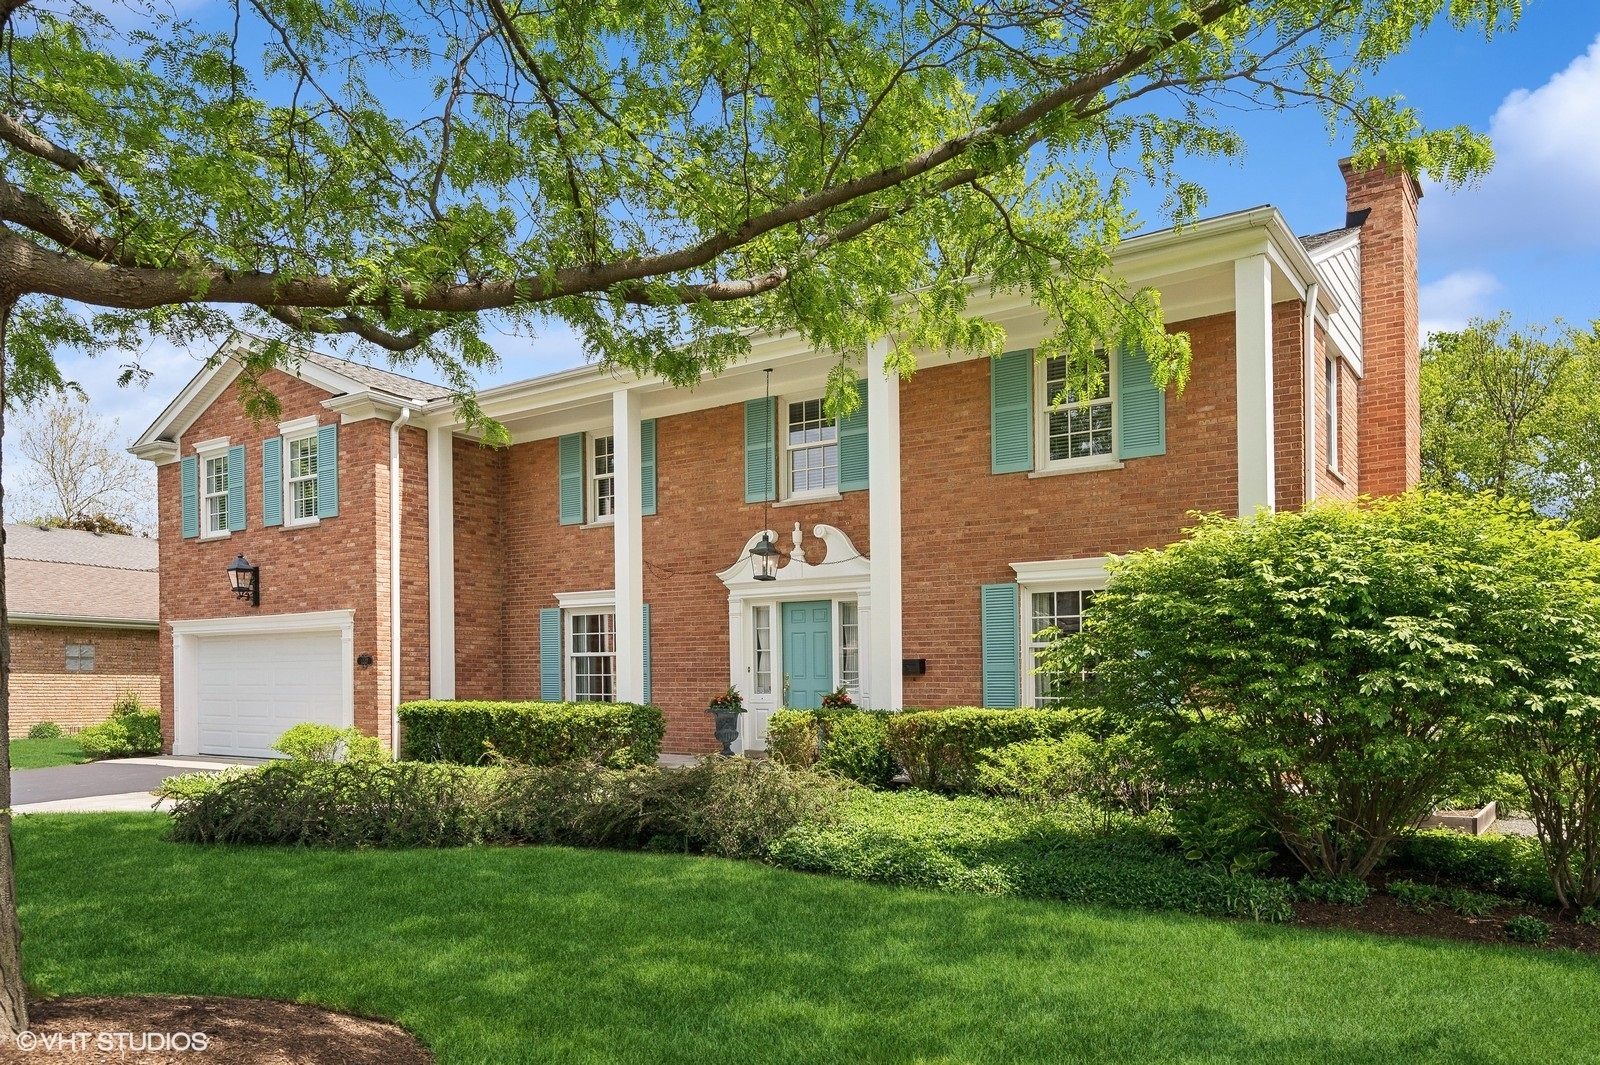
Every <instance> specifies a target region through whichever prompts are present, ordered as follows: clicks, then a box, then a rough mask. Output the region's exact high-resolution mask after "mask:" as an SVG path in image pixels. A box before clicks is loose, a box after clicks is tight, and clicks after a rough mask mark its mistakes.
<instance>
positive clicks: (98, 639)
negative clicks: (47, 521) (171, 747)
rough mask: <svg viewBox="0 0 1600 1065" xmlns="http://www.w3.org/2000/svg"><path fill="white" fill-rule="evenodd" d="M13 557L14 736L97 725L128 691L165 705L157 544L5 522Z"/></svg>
mask: <svg viewBox="0 0 1600 1065" xmlns="http://www.w3.org/2000/svg"><path fill="white" fill-rule="evenodd" d="M5 557H6V606H7V616H8V619H9V621H10V630H11V735H13V736H21V735H25V734H26V733H27V731H28V729H29V728H30V727H32V726H33V725H36V724H38V723H39V722H41V721H53V722H55V723H56V724H57V725H60V726H61V727H62V728H63V729H67V730H77V729H80V728H82V727H83V726H85V725H93V724H97V723H98V722H101V721H104V720H105V719H106V718H107V717H109V716H110V715H111V704H112V703H113V702H115V701H116V699H117V698H118V697H119V696H121V695H122V694H123V693H125V692H130V691H132V692H137V693H138V695H139V698H140V700H141V701H143V702H144V704H145V705H146V706H149V707H152V708H154V707H155V706H157V705H159V703H160V699H161V647H160V643H159V640H158V639H157V616H158V615H157V594H156V588H157V584H158V576H159V575H158V571H157V548H156V542H155V541H154V540H149V539H144V538H142V537H137V536H116V535H113V534H110V533H104V534H102V533H89V532H82V531H80V530H77V529H39V528H35V527H33V526H31V525H7V526H5Z"/></svg>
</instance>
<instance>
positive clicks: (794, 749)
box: [767, 710, 822, 769]
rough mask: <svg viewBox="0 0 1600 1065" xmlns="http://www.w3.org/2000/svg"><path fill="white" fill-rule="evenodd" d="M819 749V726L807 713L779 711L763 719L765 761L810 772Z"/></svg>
mask: <svg viewBox="0 0 1600 1065" xmlns="http://www.w3.org/2000/svg"><path fill="white" fill-rule="evenodd" d="M821 749H822V722H821V720H820V719H819V718H818V717H817V715H816V714H815V713H813V712H812V711H810V710H779V711H778V712H777V713H775V714H773V715H772V716H771V717H770V718H768V719H767V757H768V758H770V759H772V760H773V761H774V762H776V763H778V764H779V765H781V766H787V767H788V768H790V769H810V768H811V767H812V766H814V765H816V764H817V755H818V754H819V753H820V752H821Z"/></svg>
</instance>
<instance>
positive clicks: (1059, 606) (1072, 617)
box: [1028, 589, 1095, 709]
mask: <svg viewBox="0 0 1600 1065" xmlns="http://www.w3.org/2000/svg"><path fill="white" fill-rule="evenodd" d="M1094 597H1095V593H1094V592H1093V591H1089V590H1083V589H1072V590H1068V591H1055V592H1034V593H1033V594H1032V595H1031V596H1029V603H1030V615H1029V627H1028V634H1029V635H1028V661H1029V668H1030V669H1031V670H1038V669H1039V666H1040V656H1041V655H1042V654H1043V653H1044V651H1045V650H1047V649H1048V648H1049V646H1050V644H1049V641H1047V640H1041V639H1040V638H1039V633H1041V632H1043V631H1044V630H1046V629H1051V628H1054V629H1057V630H1059V631H1060V632H1061V633H1063V634H1065V633H1073V632H1077V631H1078V630H1079V629H1080V628H1081V627H1082V626H1083V615H1084V613H1085V611H1087V610H1088V609H1089V606H1090V604H1091V603H1093V602H1094ZM1081 679H1084V678H1081V677H1064V676H1063V675H1062V674H1059V673H1048V672H1034V673H1033V691H1034V695H1033V705H1034V706H1035V707H1038V708H1041V709H1048V708H1050V707H1053V706H1059V705H1061V704H1062V703H1063V702H1065V701H1066V698H1065V691H1064V689H1065V687H1066V685H1067V684H1070V683H1072V682H1073V681H1074V680H1081Z"/></svg>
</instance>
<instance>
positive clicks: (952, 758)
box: [888, 706, 1085, 793]
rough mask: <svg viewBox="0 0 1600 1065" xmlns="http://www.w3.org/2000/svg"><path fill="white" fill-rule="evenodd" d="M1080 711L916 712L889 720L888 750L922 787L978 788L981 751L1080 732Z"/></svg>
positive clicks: (960, 709) (974, 709)
mask: <svg viewBox="0 0 1600 1065" xmlns="http://www.w3.org/2000/svg"><path fill="white" fill-rule="evenodd" d="M1084 714H1085V712H1084V711H1081V710H989V709H984V708H982V707H975V706H959V707H954V708H952V709H949V710H917V711H908V712H906V713H901V714H896V715H894V716H893V717H892V718H891V719H890V721H889V730H888V732H889V735H888V743H889V752H890V754H891V755H893V757H894V759H895V761H897V762H898V763H899V764H900V765H901V766H902V767H903V768H904V769H905V771H906V773H907V774H908V775H909V776H910V777H911V784H912V786H913V787H917V788H923V789H925V790H927V791H944V792H958V793H962V792H972V791H976V790H977V789H978V775H979V766H980V765H981V764H982V762H983V756H984V752H985V751H992V750H995V749H997V748H1000V747H1005V746H1007V745H1008V744H1012V743H1022V742H1024V741H1026V740H1038V739H1061V738H1062V737H1065V736H1070V735H1072V734H1074V733H1077V732H1082V731H1084Z"/></svg>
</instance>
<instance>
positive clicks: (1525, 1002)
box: [17, 814, 1600, 1065]
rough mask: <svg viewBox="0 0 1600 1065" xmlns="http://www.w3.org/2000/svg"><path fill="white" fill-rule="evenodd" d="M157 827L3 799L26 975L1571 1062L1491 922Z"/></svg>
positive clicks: (1069, 1041)
mask: <svg viewBox="0 0 1600 1065" xmlns="http://www.w3.org/2000/svg"><path fill="white" fill-rule="evenodd" d="M167 831H168V819H167V818H166V817H164V816H163V815H159V814H120V815H95V814H76V815H34V816H29V817H24V818H22V819H20V821H19V822H18V825H17V858H18V868H19V883H20V886H21V893H20V901H21V915H22V921H23V925H24V929H25V931H26V934H27V939H26V942H27V977H28V979H29V981H30V983H31V985H32V987H33V988H34V990H35V991H36V992H37V993H40V994H51V995H59V994H131V993H147V994H217V995H244V996H253V997H266V998H279V999H286V1000H293V1001H306V1002H313V1003H317V1004H319V1005H323V1006H327V1007H329V1008H333V1009H341V1010H347V1011H351V1012H356V1013H360V1014H365V1015H372V1016H378V1017H387V1018H391V1019H394V1020H396V1021H398V1022H399V1023H401V1024H404V1025H405V1026H406V1027H407V1028H409V1029H410V1030H412V1031H413V1032H415V1033H417V1034H418V1035H419V1036H420V1037H421V1038H422V1039H423V1040H424V1041H425V1042H426V1043H427V1044H428V1045H429V1046H430V1047H431V1048H432V1049H433V1051H434V1052H435V1053H436V1054H437V1055H438V1060H439V1061H440V1063H441V1065H467V1063H472V1065H478V1063H484V1065H490V1063H492V1065H499V1063H503V1062H511V1061H516V1062H544V1061H552V1062H553V1061H566V1062H580V1061H581V1062H596V1063H618V1065H620V1063H623V1062H629V1063H634V1062H637V1063H643V1065H656V1063H661V1065H668V1063H671V1065H677V1063H685V1065H688V1063H693V1065H748V1063H752V1062H756V1063H767V1062H772V1063H780V1062H781V1063H785V1065H788V1063H810V1062H816V1063H831V1062H838V1061H882V1062H890V1061H913V1060H921V1061H950V1062H979V1061H1009V1062H1015V1063H1018V1065H1030V1063H1039V1065H1062V1063H1078V1062H1083V1063H1088V1062H1093V1063H1096V1065H1101V1063H1126V1065H1134V1063H1140V1065H1143V1063H1148V1062H1161V1061H1167V1062H1172V1061H1227V1062H1230V1063H1235V1065H1268V1063H1271V1065H1278V1063H1281V1062H1286V1061H1293V1062H1298V1063H1305V1065H1391V1063H1393V1062H1397V1061H1405V1062H1407V1063H1408V1065H1413V1063H1416V1065H1435V1063H1438V1065H1443V1063H1451V1065H1454V1063H1458V1062H1462V1061H1472V1062H1477V1063H1483V1065H1518V1063H1523V1062H1529V1061H1538V1062H1541V1063H1544V1065H1578V1063H1582V1062H1587V1061H1592V1060H1594V1059H1595V1058H1596V1057H1597V1056H1600V1015H1597V1014H1596V1013H1595V1011H1594V1010H1593V1008H1592V1006H1593V1002H1594V999H1595V997H1596V995H1597V994H1600V961H1597V960H1596V959H1594V958H1590V957H1584V956H1581V955H1574V954H1564V953H1557V952H1548V951H1535V950H1530V949H1528V948H1526V947H1517V946H1513V945H1511V942H1512V941H1511V940H1510V939H1509V938H1507V937H1504V936H1502V937H1501V942H1504V943H1506V944H1507V946H1504V947H1488V948H1485V947H1480V946H1474V945H1464V944H1451V943H1446V942H1437V941H1425V940H1395V939H1382V940H1380V939H1375V938H1372V937H1368V936H1363V935H1355V934H1347V933H1340V932H1323V931H1316V930H1300V929H1295V928H1293V927H1285V926H1265V925H1248V924H1242V923H1239V922H1223V921H1214V920H1208V919H1202V918H1194V917H1187V916H1183V915H1179V914H1172V913H1149V912H1137V911H1113V910H1104V909H1097V908H1092V907H1077V906H1064V905H1060V904H1058V903H1053V902H1039V901H1030V900H1026V899H1004V898H987V897H982V896H976V895H954V894H937V893H931V892H925V891H918V890H912V889H907V888H896V887H886V886H883V885H877V884H865V883H857V882H851V881H847V880H842V879H835V878H826V877H817V876H805V875H800V874H796V873H792V872H787V871H784V870H780V869H773V868H771V867H768V866H763V865H760V864H756V863H752V862H726V861H718V860H711V859H704V858H686V857H682V856H678V855H670V854H648V853H626V852H619V851H603V850H573V849H568V848H562V847H520V848H475V849H456V850H426V849H418V850H328V849H307V848H298V849H295V848H260V847H204V848H196V847H186V846H178V845H174V844H170V843H165V842H163V841H162V839H163V837H164V836H165V835H166V833H167ZM67 853H70V854H72V855H73V856H74V858H75V860H74V861H73V862H70V863H68V862H62V861H61V860H60V856H61V855H62V854H67ZM85 867H89V868H93V869H95V870H98V871H99V872H100V874H101V875H97V876H94V877H84V876H83V875H82V869H83V868H85ZM398 885H403V886H404V890H397V886H398ZM1484 988H1507V989H1515V994H1516V996H1517V1000H1518V1007H1517V1016H1516V1020H1515V1023H1508V1021H1507V1019H1506V1017H1505V1015H1504V1014H1503V1013H1502V1012H1498V1011H1486V1010H1483V1009H1481V1008H1479V1007H1480V1006H1481V1000H1482V994H1483V989H1484Z"/></svg>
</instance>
